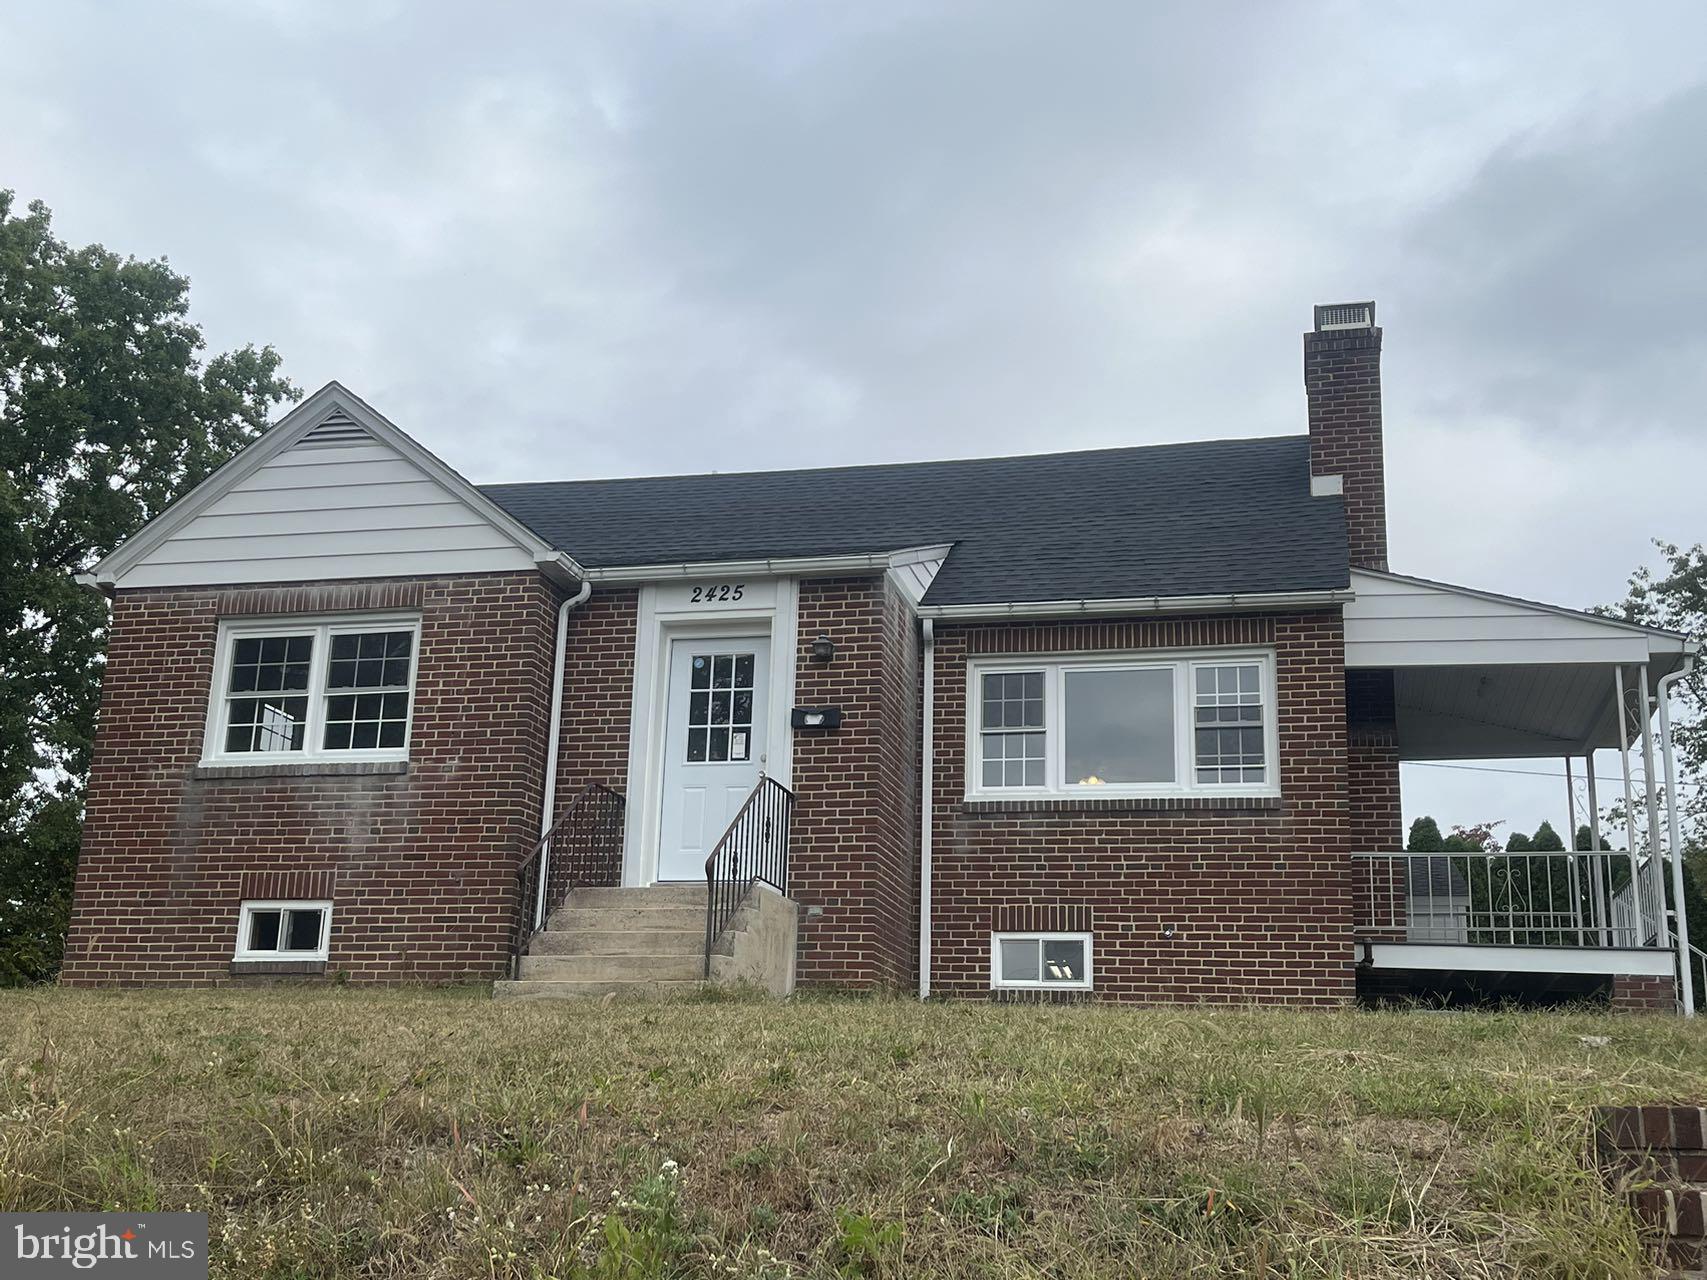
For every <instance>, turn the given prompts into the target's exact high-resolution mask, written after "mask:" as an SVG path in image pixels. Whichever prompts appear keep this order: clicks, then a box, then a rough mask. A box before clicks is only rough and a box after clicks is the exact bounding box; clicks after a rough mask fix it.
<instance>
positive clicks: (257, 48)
mask: <svg viewBox="0 0 1707 1280" xmlns="http://www.w3.org/2000/svg"><path fill="white" fill-rule="evenodd" d="M1703 50H1707V5H1702V4H1699V3H1687V4H1676V5H1661V4H1637V5H1631V4H1621V5H1612V4H1607V3H1597V4H1591V5H1578V4H1566V3H1559V2H1558V0H1549V2H1548V3H1546V4H1542V3H1539V2H1538V0H1536V2H1527V3H1521V4H1519V3H1512V4H1507V5H1503V6H1497V5H1490V4H1486V3H1477V4H1467V5H1454V4H1449V3H1442V0H1428V2H1427V3H1421V4H1413V5H1399V4H1383V5H1379V6H1374V5H1368V4H1350V3H1347V4H1333V3H1323V4H1282V3H1275V2H1272V0H1262V2H1261V3H1255V2H1253V3H1247V4H1185V3H1180V4H1175V5H1162V4H1142V5H1139V4H1133V3H1128V2H1127V0H1111V2H1109V3H1088V2H1085V0H1075V2H1074V3H1071V4H1059V3H1041V2H1039V3H1033V4H1002V3H993V2H990V0H981V2H979V3H965V4H939V5H929V4H903V5H891V4H884V3H874V2H872V0H860V3H858V4H848V3H833V4H812V3H804V2H802V0H783V2H778V3H749V4H715V3H710V2H708V0H692V2H691V3H684V2H682V0H675V2H674V3H670V4H667V5H647V4H640V3H623V4H615V3H613V4H608V5H597V4H590V3H580V4H561V3H549V4H547V3H541V4H537V5H502V4H481V5H475V4H468V3H457V4H429V3H422V2H419V0H407V2H404V0H392V2H375V3H362V2H360V0H302V2H294V0H271V2H270V3H251V4H242V5H239V4H214V3H201V4H197V3H167V2H165V0H154V2H152V3H149V4H146V5H139V4H131V5H93V4H80V3H72V2H69V0H56V3H54V4H50V5H12V6H7V8H6V9H5V10H3V11H0V120H4V121H5V122H6V124H5V127H4V128H3V129H0V186H9V187H13V188H15V189H16V190H17V191H18V193H19V195H20V197H21V199H23V200H31V199H41V200H43V201H45V202H47V204H48V205H49V206H51V207H52V208H53V210H54V212H55V215H56V223H57V227H58V230H59V232H60V234H61V235H62V236H63V237H65V238H67V239H69V240H71V241H73V242H85V241H91V240H99V241H101V242H103V243H105V244H106V245H108V246H109V247H111V248H113V249H117V250H121V251H124V252H128V253H134V254H137V255H138V256H145V257H155V256H165V257H166V258H168V259H169V260H170V261H171V263H172V264H173V266H174V267H175V268H177V269H178V270H180V271H183V272H185V273H187V274H188V275H189V276H190V277H191V279H192V280H193V281H194V287H193V291H192V299H193V314H194V316H195V318H196V319H197V320H199V321H200V322H201V323H202V324H203V325H204V326H205V328H206V330H207V333H208V337H209V340H210V344H211V346H213V347H214V348H215V349H221V348H226V347H230V346H235V345H240V344H242V343H244V342H247V341H255V342H270V343H272V344H274V345H275V346H277V347H278V348H279V350H280V351H281V352H282V353H283V355H284V358H285V369H286V371H287V372H288V373H289V375H290V376H291V377H292V378H293V379H295V380H296V381H297V382H298V383H299V384H300V385H302V386H303V387H304V388H306V389H312V388H314V387H316V386H318V385H319V384H321V383H322V382H324V381H326V380H327V379H330V378H338V379H340V380H341V381H343V382H345V383H346V384H347V385H349V386H350V387H351V388H353V389H354V390H356V391H357V392H358V393H360V394H361V395H363V396H364V397H366V398H367V399H368V400H369V401H370V402H372V403H373V404H374V405H375V406H376V407H377V408H379V409H380V410H381V411H382V412H384V413H386V414H387V415H388V416H390V417H391V418H392V419H393V420H394V421H396V422H397V423H398V424H399V425H401V426H402V427H404V428H405V429H406V430H408V431H409V432H411V433H412V434H413V435H415V436H416V437H417V438H418V439H420V440H421V441H423V442H424V443H425V444H427V445H428V446H429V447H430V448H432V449H434V450H435V451H437V452H438V453H439V454H440V455H441V456H443V457H444V458H445V459H446V460H447V461H449V462H450V463H451V464H452V465H454V466H455V467H457V468H458V469H459V470H461V471H462V472H463V473H464V474H466V475H468V476H469V477H471V478H473V479H475V480H478V481H488V480H521V479H540V478H568V477H583V476H609V475H631V474H647V473H656V472H660V471H693V470H712V469H719V470H734V469H748V468H755V467H784V466H797V465H811V464H821V463H837V462H877V461H894V460H903V459H919V458H937V457H954V456H966V455H975V454H988V453H1026V452H1040V451H1045V450H1054V449H1063V448H1079V447H1095V446H1104V445H1116V444H1139V443H1147V442H1153V441H1162V440H1178V439H1194V438H1202V437H1207V436H1250V435H1270V434H1286V433H1296V432H1301V431H1302V430H1303V429H1304V403H1303V390H1302V382H1301V359H1300V341H1299V334H1300V332H1301V331H1302V330H1303V329H1304V328H1305V327H1307V324H1308V321H1309V317H1310V306H1311V304H1312V303H1315V302H1321V301H1336V300H1349V299H1361V298H1366V297H1373V298H1375V299H1376V300H1377V303H1378V307H1379V312H1378V317H1379V319H1380V321H1381V323H1382V326H1383V327H1384V329H1385V330H1386V352H1385V361H1386V365H1385V390H1386V422H1387V450H1388V452H1387V466H1388V501H1389V506H1390V513H1391V522H1392V561H1393V567H1394V568H1395V569H1397V570H1399V571H1401V572H1408V573H1415V574H1420V575H1424V576H1429V577H1437V578H1443V579H1447V580H1449V581H1455V582H1462V583H1465V584H1469V585H1474V586H1479V587H1485V588H1490V589H1493V590H1497V591H1506V592H1511V593H1514V594H1518V595H1523V596H1529V597H1535V598H1541V599H1545V600H1549V601H1552V602H1555V603H1559V604H1566V605H1573V606H1585V605H1590V604H1595V603H1599V602H1605V601H1609V600H1613V599H1616V598H1618V597H1619V596H1620V595H1621V594H1622V589H1623V583H1624V579H1625V576H1626V575H1627V573H1628V572H1629V570H1630V569H1631V568H1632V567H1633V566H1634V565H1636V564H1637V563H1639V562H1641V561H1643V560H1644V559H1647V558H1649V556H1650V549H1649V546H1648V540H1649V539H1650V538H1653V537H1663V538H1667V539H1671V540H1674V541H1683V542H1693V541H1696V540H1699V539H1701V538H1702V537H1703V536H1707V530H1704V529H1703V524H1704V523H1707V520H1704V519H1703V516H1702V511H1701V504H1700V493H1701V478H1702V474H1703V463H1704V462H1707V431H1704V430H1703V425H1704V423H1703V417H1704V414H1707V408H1704V406H1707V236H1704V234H1703V230H1704V227H1707V155H1704V150H1707V148H1704V141H1703V140H1704V139H1707V54H1704V53H1703ZM1017 496H1018V495H1016V497H1017ZM1513 767H1517V768H1525V769H1541V768H1546V767H1548V766H1547V765H1544V764H1535V763H1531V764H1519V765H1516V766H1513ZM1612 770H1613V766H1612V763H1611V760H1610V758H1609V757H1608V758H1603V762H1602V766H1601V771H1602V772H1603V773H1610V772H1612ZM1405 786H1406V808H1407V811H1408V812H1409V813H1416V812H1421V811H1425V810H1427V811H1432V812H1434V813H1435V814H1436V816H1437V817H1439V818H1441V819H1442V821H1443V822H1451V821H1465V822H1469V821H1474V820H1478V819H1486V818H1497V817H1505V818H1508V819H1511V820H1512V821H1513V822H1514V823H1515V824H1516V825H1518V826H1522V827H1524V828H1526V829H1527V828H1532V827H1533V826H1534V824H1535V823H1536V822H1537V821H1539V820H1540V818H1541V817H1543V816H1549V817H1553V818H1554V820H1555V823H1556V824H1559V823H1561V822H1562V817H1563V814H1562V811H1563V809H1564V789H1563V783H1562V782H1554V781H1542V780H1534V781H1531V780H1529V779H1526V778H1523V777H1513V776H1508V775H1497V774H1489V773H1472V772H1466V771H1461V770H1451V771H1449V770H1443V769H1429V768H1423V767H1415V768H1407V770H1406V778H1405Z"/></svg>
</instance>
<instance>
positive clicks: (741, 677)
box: [687, 653, 756, 764]
mask: <svg viewBox="0 0 1707 1280" xmlns="http://www.w3.org/2000/svg"><path fill="white" fill-rule="evenodd" d="M755 656H756V655H754V654H751V653H696V654H694V655H693V658H692V661H691V665H690V668H689V670H690V672H691V676H690V680H689V690H690V692H689V694H688V703H687V731H688V732H687V759H688V762H689V763H690V764H700V763H704V762H707V761H709V762H712V763H724V762H728V761H743V760H748V759H751V758H752V736H753V734H752V730H753V679H754V670H755V667H756V663H755V661H754V659H755ZM696 691H697V692H696Z"/></svg>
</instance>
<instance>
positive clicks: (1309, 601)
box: [919, 590, 1356, 621]
mask: <svg viewBox="0 0 1707 1280" xmlns="http://www.w3.org/2000/svg"><path fill="white" fill-rule="evenodd" d="M1355 598H1356V593H1355V592H1353V591H1350V590H1335V591H1267V592H1263V591H1252V592H1246V593H1244V594H1239V593H1236V592H1229V593H1226V594H1222V595H1209V596H1126V597H1123V598H1121V599H1116V600H1015V601H1007V602H997V603H992V604H938V605H929V604H927V605H921V606H920V607H919V616H920V617H921V618H942V619H944V620H945V621H946V620H949V619H954V618H1028V617H1029V618H1037V617H1045V618H1058V617H1070V616H1073V615H1078V614H1083V615H1087V616H1095V615H1100V614H1118V613H1126V614H1131V613H1206V612H1215V613H1220V612H1225V611H1227V610H1230V609H1285V608H1291V607H1294V606H1318V605H1331V604H1346V603H1348V602H1349V601H1351V600H1353V599H1355Z"/></svg>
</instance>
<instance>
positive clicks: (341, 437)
mask: <svg viewBox="0 0 1707 1280" xmlns="http://www.w3.org/2000/svg"><path fill="white" fill-rule="evenodd" d="M372 439H373V437H372V436H370V435H368V433H367V428H366V427H361V426H358V425H357V424H356V422H355V420H354V419H353V418H349V417H346V416H345V415H344V414H341V413H334V414H333V415H332V416H331V417H329V418H327V419H326V420H325V421H324V422H322V423H321V424H320V425H319V426H317V427H315V428H314V430H312V431H310V432H309V433H308V434H307V435H305V436H303V437H302V439H301V440H300V441H298V442H297V447H298V448H299V449H300V448H308V449H341V448H344V447H346V446H348V445H352V444H366V443H368V441H370V440H372Z"/></svg>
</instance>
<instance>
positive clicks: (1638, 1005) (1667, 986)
mask: <svg viewBox="0 0 1707 1280" xmlns="http://www.w3.org/2000/svg"><path fill="white" fill-rule="evenodd" d="M1612 1007H1613V1008H1614V1009H1622V1010H1624V1011H1625V1012H1628V1013H1674V1012H1676V1010H1677V983H1676V982H1675V981H1673V980H1672V979H1671V978H1656V977H1654V976H1653V975H1651V974H1633V973H1615V974H1613V975H1612Z"/></svg>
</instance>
